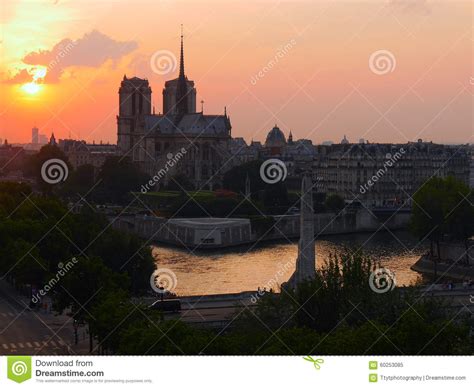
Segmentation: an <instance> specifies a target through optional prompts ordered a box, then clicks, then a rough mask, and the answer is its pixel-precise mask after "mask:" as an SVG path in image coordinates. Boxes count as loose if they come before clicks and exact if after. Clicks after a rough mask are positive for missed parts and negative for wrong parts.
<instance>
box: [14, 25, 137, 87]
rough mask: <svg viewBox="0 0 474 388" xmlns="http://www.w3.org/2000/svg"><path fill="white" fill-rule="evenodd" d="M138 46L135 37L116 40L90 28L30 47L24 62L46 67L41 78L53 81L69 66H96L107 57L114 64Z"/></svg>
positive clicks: (21, 77) (45, 80)
mask: <svg viewBox="0 0 474 388" xmlns="http://www.w3.org/2000/svg"><path fill="white" fill-rule="evenodd" d="M137 47H138V44H137V42H135V41H126V42H120V41H116V40H114V39H112V38H110V37H109V36H107V35H105V34H103V33H101V32H100V31H97V30H93V31H91V32H89V33H87V34H85V35H84V36H83V37H82V38H79V39H77V40H72V39H69V38H66V39H63V40H62V41H60V42H59V43H57V44H56V45H54V46H53V47H52V48H51V49H50V50H38V51H32V52H30V53H28V54H26V55H25V56H24V58H23V63H24V64H26V65H32V66H44V67H47V70H48V71H47V74H46V77H45V78H44V80H43V81H44V82H45V83H54V82H58V81H59V79H60V77H61V74H62V73H63V72H64V71H65V70H66V69H67V68H69V67H73V66H87V67H99V66H101V65H103V64H104V63H105V62H107V61H109V60H111V61H112V63H113V64H114V65H115V64H116V63H117V62H118V61H119V60H120V59H121V58H122V57H124V56H125V55H127V54H128V53H130V52H132V51H133V50H135V49H136V48H137ZM25 72H26V74H28V72H27V71H26V70H21V71H20V72H19V73H17V74H15V75H14V76H13V77H11V78H10V79H9V80H7V82H9V83H10V82H13V80H18V81H19V82H22V81H20V80H22V79H23V77H24V76H25ZM30 79H31V77H30Z"/></svg>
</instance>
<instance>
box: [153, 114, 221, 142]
mask: <svg viewBox="0 0 474 388" xmlns="http://www.w3.org/2000/svg"><path fill="white" fill-rule="evenodd" d="M150 130H156V131H158V132H160V133H163V134H170V135H172V134H179V133H183V134H192V135H210V136H212V135H228V134H229V130H230V123H229V119H228V117H226V116H224V115H205V114H202V112H198V113H187V114H185V115H184V116H183V117H182V118H181V120H180V121H179V123H178V124H177V125H175V124H174V116H172V115H147V116H145V131H150Z"/></svg>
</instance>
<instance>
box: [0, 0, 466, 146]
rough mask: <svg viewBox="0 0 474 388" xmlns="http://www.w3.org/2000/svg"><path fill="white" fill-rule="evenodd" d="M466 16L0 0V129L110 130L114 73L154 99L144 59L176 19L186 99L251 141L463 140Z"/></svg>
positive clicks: (174, 44) (337, 7) (416, 3)
mask: <svg viewBox="0 0 474 388" xmlns="http://www.w3.org/2000/svg"><path fill="white" fill-rule="evenodd" d="M472 17H473V7H472V3H471V2H459V1H448V0H446V1H436V2H435V1H429V0H426V1H424V0H377V1H365V2H361V1H353V0H349V1H347V0H346V1H338V0H335V1H317V0H309V1H302V0H301V1H297V0H295V1H281V2H280V1H269V0H267V1H225V0H224V1H202V2H201V1H198V0H193V1H179V0H178V1H171V0H165V1H157V0H149V1H119V0H115V1H109V0H102V1H101V0H96V1H91V0H74V1H67V0H30V1H12V0H2V5H1V8H0V23H1V38H0V58H1V63H0V138H2V139H5V138H7V139H8V141H9V142H29V141H30V138H31V128H32V127H33V126H34V125H36V126H37V127H38V128H39V129H40V132H42V133H45V134H47V135H48V137H49V135H50V133H51V131H54V133H55V135H56V138H67V137H71V138H76V139H77V138H81V139H85V140H87V141H89V142H92V141H93V140H94V141H96V142H98V141H100V140H102V141H105V142H107V141H108V142H111V143H115V142H116V140H117V138H116V131H117V129H116V115H117V113H118V94H117V92H118V87H119V85H120V81H121V79H122V77H123V75H124V74H127V76H129V77H131V76H134V75H136V76H138V77H146V78H148V80H149V81H150V84H151V87H152V90H153V103H154V105H155V107H156V112H157V113H158V112H159V111H161V110H162V96H161V91H162V87H163V84H164V82H165V81H166V80H168V79H172V78H175V77H176V76H177V70H178V68H176V70H175V71H172V72H170V73H167V74H158V73H160V71H156V70H157V69H156V66H157V63H158V62H156V61H155V63H153V60H159V59H163V58H160V55H161V54H160V53H162V52H163V50H167V51H171V53H173V54H174V55H175V56H176V57H178V56H179V35H180V25H181V24H183V25H184V35H185V66H186V75H187V76H188V78H189V79H192V80H194V81H195V83H196V89H197V94H198V95H197V101H201V100H204V101H205V102H204V111H205V113H215V114H219V113H223V111H224V106H227V112H228V113H229V114H230V117H231V122H232V135H233V136H234V137H237V136H242V137H244V138H245V139H246V140H247V141H249V140H250V139H251V138H253V139H254V140H261V141H264V139H265V136H266V134H267V132H268V131H269V130H270V129H271V127H272V126H273V125H274V124H275V123H276V124H277V125H278V126H279V127H280V128H281V129H282V130H283V131H284V132H285V133H286V134H288V132H289V131H290V130H291V131H292V132H293V137H294V138H303V137H304V138H310V139H311V140H313V142H316V143H320V142H321V141H324V140H333V141H337V142H339V141H340V139H341V138H342V137H343V136H344V134H345V135H347V137H348V138H349V139H350V140H352V141H357V140H358V139H359V138H364V139H368V140H370V141H371V142H407V141H414V140H416V139H418V138H423V139H425V140H432V141H434V142H449V143H456V142H458V143H466V142H472V141H474V140H473V134H474V131H473V116H472V108H473V98H472V93H473V91H474V86H473V84H474V78H473V76H474V72H473V66H472V60H473V55H472V54H473V30H472ZM379 50H385V51H384V52H389V53H390V54H392V55H393V57H392V58H393V59H391V61H392V62H391V63H389V67H390V68H389V71H388V72H385V73H384V74H377V73H376V72H374V71H373V69H371V67H370V66H369V59H370V57H371V55H372V54H373V53H374V52H377V51H379ZM157 52H159V53H158V54H156V53H157ZM164 59H166V58H164ZM389 59H390V58H389ZM270 63H271V65H269V64H270ZM161 72H162V71H161ZM259 74H260V75H259ZM198 107H200V103H198ZM199 109H200V108H199Z"/></svg>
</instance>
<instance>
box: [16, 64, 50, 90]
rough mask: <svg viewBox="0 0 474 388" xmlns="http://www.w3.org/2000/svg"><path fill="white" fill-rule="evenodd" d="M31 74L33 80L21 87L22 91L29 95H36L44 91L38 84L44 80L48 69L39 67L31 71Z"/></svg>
mask: <svg viewBox="0 0 474 388" xmlns="http://www.w3.org/2000/svg"><path fill="white" fill-rule="evenodd" d="M29 73H30V75H31V76H32V77H33V80H32V81H31V82H28V83H26V84H23V85H21V89H22V90H23V91H24V92H25V93H27V94H31V95H34V94H37V93H38V92H39V91H40V90H41V89H42V86H41V85H40V84H39V83H38V81H41V80H42V79H44V77H45V76H46V73H47V69H46V68H45V67H38V68H35V69H33V70H31V71H30V72H29Z"/></svg>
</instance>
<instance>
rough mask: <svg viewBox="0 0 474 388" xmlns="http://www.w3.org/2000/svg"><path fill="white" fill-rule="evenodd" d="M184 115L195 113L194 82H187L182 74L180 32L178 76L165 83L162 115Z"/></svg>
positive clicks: (182, 51)
mask: <svg viewBox="0 0 474 388" xmlns="http://www.w3.org/2000/svg"><path fill="white" fill-rule="evenodd" d="M181 28H182V27H181ZM186 113H196V89H195V87H194V81H190V80H188V78H187V77H186V74H185V72H184V43H183V31H182V30H181V51H180V59H179V76H178V78H175V79H173V80H170V81H166V82H165V87H164V89H163V114H171V115H182V114H186Z"/></svg>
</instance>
